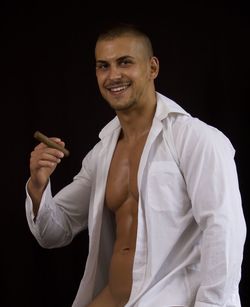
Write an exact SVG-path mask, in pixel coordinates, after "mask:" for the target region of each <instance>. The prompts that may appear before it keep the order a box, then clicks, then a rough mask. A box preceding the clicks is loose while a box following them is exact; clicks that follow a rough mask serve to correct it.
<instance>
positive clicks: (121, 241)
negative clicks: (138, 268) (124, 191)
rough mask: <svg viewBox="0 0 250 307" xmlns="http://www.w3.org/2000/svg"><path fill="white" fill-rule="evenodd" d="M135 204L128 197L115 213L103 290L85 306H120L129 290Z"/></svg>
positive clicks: (134, 233) (134, 236)
mask: <svg viewBox="0 0 250 307" xmlns="http://www.w3.org/2000/svg"><path fill="white" fill-rule="evenodd" d="M137 208H138V205H137V201H136V200H135V199H134V198H133V197H129V198H128V199H127V200H126V201H125V202H124V203H123V204H122V205H121V206H120V207H119V209H117V210H116V212H115V220H116V240H115V243H114V248H113V254H112V257H111V262H110V267H109V278H108V284H107V285H106V287H105V288H104V289H103V290H102V291H101V292H100V293H99V295H97V297H96V298H95V299H94V300H93V301H92V303H91V304H90V305H88V307H124V306H125V305H126V303H127V302H128V300H129V297H130V293H131V288H132V272H133V262H134V255H135V246H136V232H137Z"/></svg>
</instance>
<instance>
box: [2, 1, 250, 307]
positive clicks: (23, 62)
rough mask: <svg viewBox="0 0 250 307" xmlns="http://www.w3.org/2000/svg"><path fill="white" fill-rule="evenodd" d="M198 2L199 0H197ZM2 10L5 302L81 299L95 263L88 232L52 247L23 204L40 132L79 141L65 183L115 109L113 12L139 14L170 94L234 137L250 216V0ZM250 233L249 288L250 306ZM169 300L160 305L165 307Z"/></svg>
mask: <svg viewBox="0 0 250 307" xmlns="http://www.w3.org/2000/svg"><path fill="white" fill-rule="evenodd" d="M187 2H188V1H187ZM0 6H1V7H0V11H1V15H0V17H1V56H0V71H1V80H0V81H1V82H0V99H1V106H0V110H1V113H0V114H1V115H0V116H1V121H0V122H1V126H0V128H1V135H0V140H1V150H0V152H1V223H0V224H1V262H0V263H1V275H0V276H1V277H0V278H1V284H2V286H1V294H0V306H2V307H17V306H25V307H40V306H41V307H70V306H71V303H72V301H73V299H74V296H75V294H76V291H77V289H78V285H79V282H80V279H81V276H82V274H83V271H84V265H85V259H86V255H87V249H88V244H87V243H88V237H87V233H86V232H83V233H81V234H80V235H78V236H77V237H76V238H75V239H74V240H73V242H72V244H70V245H69V246H67V247H64V248H60V249H54V250H46V249H42V248H41V247H40V246H39V245H38V243H37V242H36V240H35V239H34V237H33V236H32V235H31V233H30V231H29V229H28V226H27V222H26V218H25V210H24V201H25V191H24V186H25V183H26V181H27V179H28V176H29V169H28V167H29V155H30V151H31V150H32V148H33V147H34V146H35V145H36V144H37V141H36V140H35V139H33V133H34V132H35V131H36V130H40V131H42V132H43V133H45V134H47V135H49V136H59V137H61V138H62V139H63V140H65V142H66V146H67V148H68V149H70V151H71V155H70V157H69V158H65V159H64V160H63V162H62V163H61V164H60V165H59V167H58V169H57V171H56V172H55V173H54V174H53V176H52V181H53V192H54V193H55V192H56V191H58V190H59V189H60V188H61V187H63V186H64V185H65V184H67V183H69V182H70V181H71V179H72V177H73V176H74V175H75V174H76V173H77V172H78V171H79V169H80V166H81V161H82V158H83V157H84V155H85V154H86V153H87V152H88V150H89V149H91V147H92V146H93V145H94V144H95V143H96V142H97V140H98V133H99V131H100V129H101V128H102V127H103V125H105V124H106V123H107V122H108V121H109V120H110V119H111V118H112V117H113V116H114V114H113V111H112V110H110V109H109V107H108V106H107V105H106V103H105V102H104V101H103V100H102V98H101V97H100V94H99V92H98V89H97V84H96V79H95V67H94V64H95V63H94V43H95V39H96V34H97V32H98V30H99V29H100V28H101V27H102V25H103V24H104V23H106V22H107V21H110V20H114V21H126V22H133V23H137V24H139V25H141V26H143V27H144V29H145V30H146V31H147V32H148V34H149V35H150V37H151V38H152V42H153V45H154V50H155V55H156V56H157V57H158V58H159V60H160V74H159V77H158V79H157V80H156V88H157V90H158V91H159V92H161V93H163V94H165V95H166V96H168V97H169V98H172V99H173V100H175V101H176V102H177V103H179V104H180V105H182V106H183V107H184V108H185V109H186V110H187V111H188V112H190V113H191V114H192V115H193V116H197V117H199V118H200V119H202V120H204V121H206V122H207V123H209V124H211V125H214V126H216V127H217V128H219V129H220V130H221V131H222V132H224V133H225V134H226V135H227V136H228V137H229V138H230V140H231V141H232V143H233V145H234V147H235V149H236V156H235V160H236V164H237V168H238V174H239V183H240V190H241V193H242V200H243V209H244V213H245V217H246V221H247V224H249V209H248V202H249V195H248V189H249V185H248V173H249V167H248V164H249V163H248V161H249V158H248V149H249V129H248V128H247V127H248V126H249V119H248V118H249V115H248V111H247V110H246V108H247V105H248V103H249V96H250V95H249V89H250V87H249V81H250V80H249V68H250V66H249V55H250V48H249V39H250V27H249V17H250V16H249V11H248V8H247V5H245V4H244V3H243V2H239V1H235V2H234V3H230V2H227V3H226V4H224V3H222V2H219V1H218V2H217V3H216V4H214V5H213V4H211V2H207V3H206V2H202V1H197V2H193V3H191V4H190V3H185V2H183V3H178V2H175V4H173V3H171V2H168V1H166V2H165V3H164V4H161V5H160V4H159V3H157V2H156V1H153V2H152V3H151V2H144V3H139V2H136V1H133V2H132V3H129V2H124V3H123V2H114V3H111V2H107V3H103V2H101V3H99V2H96V3H94V2H93V1H92V2H90V1H82V2H80V1H77V2H58V3H56V2H53V1H51V2H44V1H34V2H32V3H31V2H30V3H28V2H25V1H20V2H15V1H6V2H1V4H0ZM248 249H249V248H248V242H246V245H245V255H244V262H243V267H242V281H241V284H240V292H241V298H242V306H243V307H246V306H247V305H248V304H247V303H248V301H247V291H248V289H247V284H248V283H249V278H248V274H247V266H248V264H247V258H248V256H249V251H248ZM159 307H161V306H159Z"/></svg>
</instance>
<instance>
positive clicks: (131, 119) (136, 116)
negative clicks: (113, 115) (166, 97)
mask: <svg viewBox="0 0 250 307" xmlns="http://www.w3.org/2000/svg"><path fill="white" fill-rule="evenodd" d="M155 110H156V99H155V100H154V101H152V102H151V103H150V102H149V103H146V104H144V105H143V107H142V108H136V109H134V110H130V111H127V112H123V111H121V112H117V116H118V118H119V121H120V123H121V127H122V136H123V138H124V139H125V140H127V141H132V140H136V139H138V138H139V137H141V136H143V135H145V134H147V133H148V132H149V130H150V128H151V125H152V121H153V118H154V114H155Z"/></svg>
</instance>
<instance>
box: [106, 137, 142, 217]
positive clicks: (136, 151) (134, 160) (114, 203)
mask: <svg viewBox="0 0 250 307" xmlns="http://www.w3.org/2000/svg"><path fill="white" fill-rule="evenodd" d="M145 142H146V136H144V137H142V138H140V139H139V140H138V141H137V142H134V143H133V144H126V143H125V142H123V141H119V142H118V143H117V146H116V149H115V151H114V154H113V158H112V161H111V164H110V169H109V173H108V179H107V185H106V195H105V198H106V205H107V206H108V207H109V209H111V210H112V211H116V210H117V209H119V208H120V207H121V206H122V204H124V203H126V202H127V201H129V200H130V199H133V201H136V202H138V198H139V193H138V185H137V174H138V168H139V164H140V159H141V155H142V151H143V148H144V145H145Z"/></svg>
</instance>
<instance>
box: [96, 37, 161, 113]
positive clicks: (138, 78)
mask: <svg viewBox="0 0 250 307" xmlns="http://www.w3.org/2000/svg"><path fill="white" fill-rule="evenodd" d="M95 56H96V77H97V82H98V86H99V89H100V92H101V94H102V96H103V98H104V99H105V100H106V101H108V103H109V104H110V106H111V107H112V108H113V109H114V110H115V111H126V110H130V109H131V108H134V107H135V106H136V105H138V104H140V103H141V102H143V101H145V98H146V97H147V93H148V91H149V90H152V89H153V87H152V85H153V80H154V78H155V77H156V75H157V73H155V71H154V69H152V65H158V62H155V58H153V57H151V56H149V54H148V49H147V48H146V46H145V42H144V41H143V40H142V39H141V38H138V37H135V36H132V35H124V36H121V37H117V38H114V39H105V40H100V41H98V42H97V44H96V50H95ZM157 72H158V69H157Z"/></svg>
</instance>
